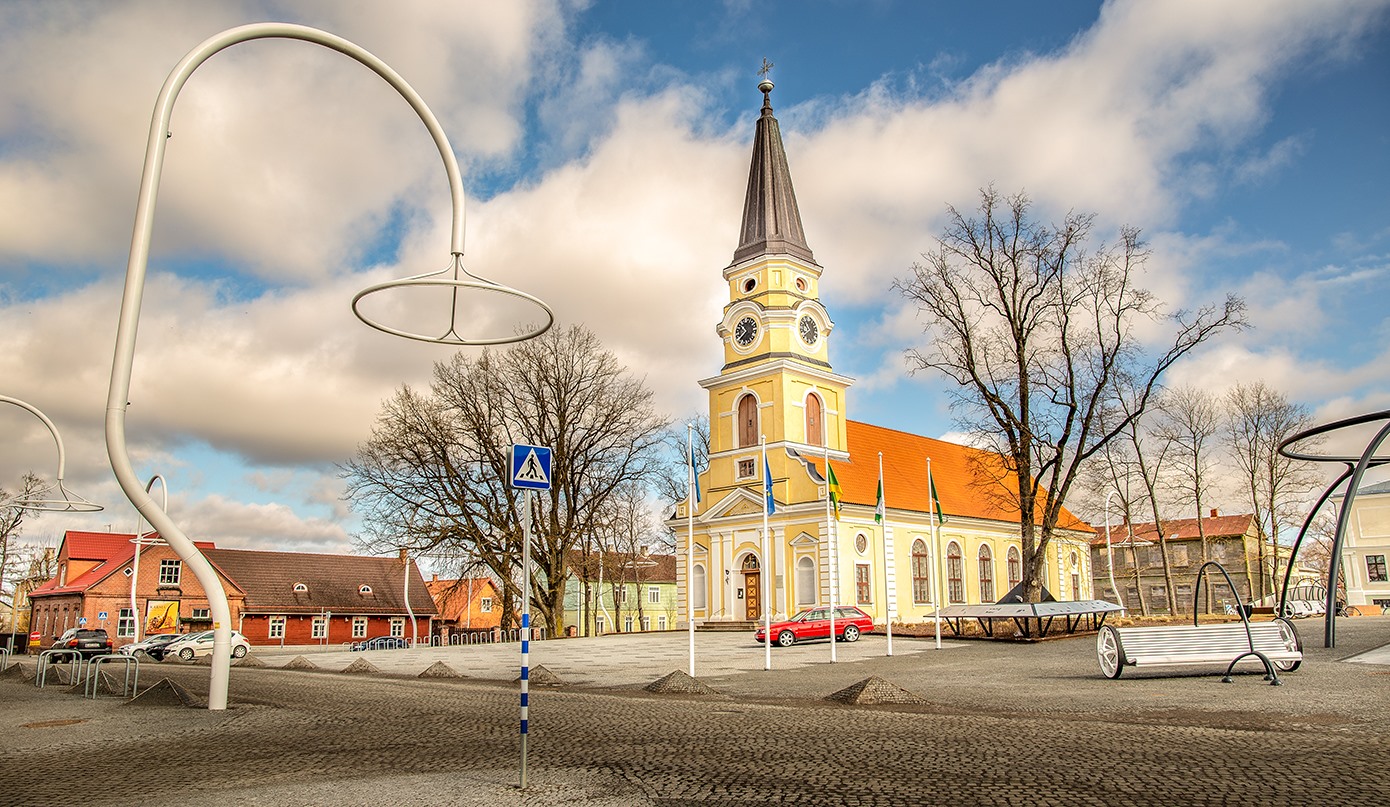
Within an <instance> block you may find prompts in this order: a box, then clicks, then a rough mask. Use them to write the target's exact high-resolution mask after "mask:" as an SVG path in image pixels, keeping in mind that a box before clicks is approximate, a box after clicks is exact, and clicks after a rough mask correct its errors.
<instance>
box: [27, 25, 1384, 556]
mask: <svg viewBox="0 0 1390 807" xmlns="http://www.w3.org/2000/svg"><path fill="white" fill-rule="evenodd" d="M259 20H280V21H290V22H298V23H302V24H307V25H312V26H315V27H319V28H323V29H325V30H329V31H332V32H334V33H336V34H339V35H341V36H344V37H346V38H348V39H350V40H352V41H354V42H356V43H358V44H359V45H361V46H363V47H365V48H367V49H369V50H371V51H372V52H374V53H376V54H377V55H378V56H380V57H381V58H382V59H384V60H385V61H386V62H388V63H389V64H391V65H392V66H393V67H394V68H395V69H396V70H397V71H398V72H399V73H400V74H401V75H403V76H404V77H405V78H406V79H407V80H408V81H410V82H411V83H412V84H413V85H414V86H415V88H416V89H417V90H418V91H419V92H420V93H421V95H422V96H423V97H424V98H425V100H426V101H427V103H429V104H430V106H431V108H432V109H434V111H435V113H436V114H437V115H438V117H439V118H440V120H441V122H442V124H443V126H444V128H445V130H446V132H447V133H448V135H449V137H450V140H451V142H452V145H453V149H454V151H455V152H456V154H457V155H458V157H459V160H460V163H461V164H462V166H463V169H464V185H465V187H466V188H467V190H468V193H469V207H468V215H469V218H468V250H467V260H468V265H469V267H470V268H471V269H474V270H476V271H477V272H478V273H479V274H482V275H485V276H489V277H495V278H497V279H499V280H502V281H504V282H506V283H508V284H510V285H513V286H515V287H517V288H520V289H522V290H525V291H528V292H531V293H534V294H537V295H539V296H541V297H543V298H545V299H546V300H547V301H549V302H550V303H551V305H552V306H553V307H554V308H555V310H556V311H557V314H558V315H559V317H560V319H561V321H562V322H565V323H568V322H583V323H585V324H586V325H588V326H589V327H590V328H592V329H593V330H595V331H596V332H597V333H598V334H599V336H600V337H601V338H602V339H603V340H604V342H605V344H607V345H608V346H609V347H610V348H611V349H612V350H613V351H614V352H615V353H616V354H617V355H618V356H619V357H620V359H621V360H622V361H624V362H625V363H626V364H628V365H629V366H630V367H632V368H633V369H634V370H635V371H637V372H639V373H642V374H644V375H645V376H646V377H647V379H648V383H649V384H651V386H652V387H653V389H654V390H655V392H656V396H657V400H658V402H659V404H660V406H661V407H662V408H663V409H664V410H666V411H668V412H669V413H671V414H672V415H673V416H674V417H677V418H684V417H687V416H689V415H690V414H691V413H694V412H697V411H699V410H700V409H701V408H702V407H703V406H704V405H705V399H704V396H703V391H702V390H701V389H700V388H699V387H698V385H697V384H696V380H697V379H699V378H704V377H708V376H710V375H713V374H715V373H716V372H717V371H718V363H719V356H720V351H719V344H718V341H717V338H716V336H715V334H714V324H715V322H716V321H717V320H718V318H719V315H720V308H721V306H722V305H723V303H724V302H725V300H724V296H723V295H724V294H725V289H724V286H723V283H722V281H721V279H720V271H721V270H722V269H723V268H724V266H726V265H727V263H728V261H729V259H730V257H731V255H732V252H733V249H734V247H735V246H736V244H735V240H736V238H737V227H738V219H739V215H740V213H741V205H742V198H743V191H744V182H745V180H746V171H747V164H748V154H749V147H750V144H751V138H752V131H753V121H754V117H755V115H756V113H757V109H758V106H759V104H760V102H761V96H760V94H759V93H758V92H757V89H756V85H757V82H758V76H757V72H756V71H757V68H758V66H759V64H760V63H761V60H762V59H764V58H766V59H768V60H769V61H771V62H773V63H774V65H775V66H774V68H773V70H772V74H771V78H772V79H773V81H774V82H776V85H777V87H776V89H775V90H774V91H773V94H772V101H773V105H774V107H775V109H776V114H777V116H778V118H779V120H780V121H781V125H782V131H783V134H784V137H785V140H786V145H787V150H788V155H789V159H790V163H791V171H792V176H793V180H794V182H795V185H796V190H797V194H798V200H799V202H800V206H801V210H802V215H803V219H804V221H805V225H806V231H807V239H808V241H809V242H810V245H811V247H812V249H813V250H814V251H815V254H816V257H817V259H818V260H819V262H820V263H821V264H822V266H824V268H825V276H824V282H823V284H822V300H823V302H824V303H825V304H826V306H827V308H828V309H829V311H830V313H831V316H832V317H833V318H834V319H835V322H836V330H835V332H834V336H833V341H832V344H831V356H832V361H833V362H834V364H835V367H836V370H837V371H839V372H842V373H845V374H847V375H850V376H852V377H855V378H856V379H857V383H856V385H855V387H854V388H853V389H852V391H851V397H850V399H849V408H850V412H849V414H850V416H851V417H853V418H855V419H858V420H865V421H869V422H873V423H877V424H881V425H885V426H890V427H893V428H899V429H903V430H907V431H912V432H918V433H923V434H928V435H933V436H940V435H948V434H950V433H951V432H952V430H953V428H954V424H953V422H952V420H951V416H950V412H949V411H948V409H947V395H946V392H947V390H946V387H945V386H944V382H943V381H942V380H941V379H940V378H934V377H929V376H915V377H913V376H908V375H907V374H906V372H905V369H904V364H903V361H902V352H903V350H904V349H906V348H908V347H911V346H913V345H915V344H918V343H919V341H920V340H921V339H922V333H921V331H922V329H921V325H922V323H921V322H920V321H918V320H917V318H916V315H915V312H913V311H912V310H910V309H908V308H906V307H905V306H904V305H903V302H902V300H901V299H899V298H897V297H896V296H895V295H894V294H893V293H892V292H891V289H890V286H891V283H892V281H893V279H894V278H896V277H901V276H903V275H905V274H906V272H907V271H908V268H909V267H910V266H911V264H912V262H913V261H914V260H915V259H917V258H918V256H919V254H920V253H921V252H924V251H927V250H929V249H931V247H932V244H933V237H934V236H935V235H936V234H937V233H938V232H940V230H941V227H942V224H943V222H944V215H943V214H944V211H945V209H946V206H947V205H955V206H957V207H959V208H961V209H964V210H969V209H971V208H972V207H973V206H974V204H975V203H976V191H977V189H978V188H980V187H982V186H984V185H987V184H989V183H994V184H995V185H996V186H997V187H998V188H999V189H1000V190H1003V191H1005V192H1012V191H1015V190H1026V191H1027V192H1028V194H1029V195H1030V196H1031V197H1032V199H1033V200H1034V203H1035V212H1036V213H1037V215H1039V216H1040V217H1042V218H1055V217H1058V216H1060V215H1061V214H1062V213H1064V212H1065V211H1067V210H1070V209H1075V210H1082V211H1091V212H1094V213H1096V216H1097V224H1098V231H1099V232H1100V233H1101V234H1102V235H1103V234H1107V233H1113V232H1115V230H1116V229H1117V228H1119V227H1121V226H1123V225H1133V226H1137V227H1139V228H1141V229H1142V230H1143V232H1144V234H1145V236H1146V238H1147V239H1148V241H1149V243H1150V245H1151V246H1152V248H1153V257H1152V258H1151V260H1150V263H1149V277H1148V278H1147V281H1148V286H1149V288H1151V289H1152V290H1153V291H1154V292H1155V293H1156V294H1157V295H1158V296H1159V297H1160V298H1161V299H1163V300H1165V301H1166V302H1168V303H1169V304H1170V305H1171V306H1173V307H1186V308H1191V307H1196V306H1199V305H1202V304H1203V303H1206V302H1210V301H1214V300H1218V299H1220V298H1222V297H1224V295H1225V294H1226V293H1228V292H1235V293H1238V294H1241V295H1242V296H1244V297H1245V298H1246V300H1247V302H1248V303H1249V305H1250V317H1251V321H1252V324H1253V325H1254V327H1253V328H1252V329H1250V330H1249V331H1247V332H1245V333H1243V334H1240V335H1237V336H1233V337H1231V338H1228V339H1223V340H1221V341H1220V342H1219V343H1216V344H1213V345H1212V346H1210V347H1209V348H1207V349H1205V350H1203V351H1202V352H1201V353H1200V354H1198V355H1195V356H1193V357H1191V358H1190V359H1189V360H1187V361H1184V362H1183V363H1182V364H1181V365H1179V366H1178V367H1176V368H1175V369H1174V372H1173V375H1172V378H1173V380H1174V381H1175V382H1177V383H1192V384H1201V385H1205V386H1207V387H1209V388H1211V389H1213V390H1216V391H1222V390H1224V389H1227V388H1229V387H1230V386H1231V385H1232V384H1234V383H1238V382H1242V381H1251V380H1255V379H1263V380H1265V381H1266V382H1267V383H1270V384H1271V385H1273V386H1275V387H1276V388H1278V389H1280V390H1282V391H1284V392H1285V393H1286V394H1287V395H1289V397H1290V398H1291V399H1292V400H1294V401H1296V402H1299V403H1302V404H1304V405H1306V406H1307V407H1309V409H1310V410H1312V411H1313V412H1314V413H1315V415H1316V417H1317V418H1318V419H1319V420H1327V419H1331V418H1335V417H1342V416H1348V415H1352V414H1359V413H1361V412H1365V411H1372V410H1376V409H1385V408H1390V362H1387V361H1386V359H1387V356H1386V347H1385V346H1386V344H1387V337H1390V327H1387V319H1386V315H1385V312H1384V304H1383V301H1384V300H1385V299H1386V291H1387V287H1390V283H1388V282H1387V268H1390V257H1387V256H1390V215H1388V214H1390V202H1387V197H1386V194H1385V192H1384V187H1385V185H1386V182H1387V179H1390V148H1388V146H1390V142H1387V141H1390V103H1387V100H1388V99H1390V78H1387V77H1390V13H1388V12H1387V3H1386V2H1383V1H1380V0H1377V1H1372V0H1345V2H1330V1H1328V2H1310V1H1308V0H1288V1H1287V2H1274V1H1270V2H1266V1H1264V0H1251V1H1250V2H1226V3H1216V4H1213V3H1208V2H1200V1H1197V0H1194V1H1193V2H1167V3H1141V2H1121V3H1112V4H1100V3H1092V2H1058V3H1035V2H1004V3H989V4H975V3H950V4H947V3H920V2H887V0H883V1H881V2H786V1H784V0H767V1H765V2H758V3H753V2H732V1H731V2H725V3H722V4H721V3H714V2H679V3H676V2H672V3H660V2H626V1H624V2H593V3H582V2H561V1H559V0H556V1H554V2H544V1H543V0H534V2H513V3H493V2H477V3H469V2H458V3H448V4H443V3H409V2H406V3H391V4H381V3H339V2H295V3H286V2H225V3H218V4H187V3H174V2H151V1H148V0H135V1H134V2H126V3H120V4H108V3H63V2H50V3H43V4H28V3H6V4H0V63H2V64H0V66H3V68H4V70H5V75H6V76H7V79H6V82H5V84H4V85H3V86H0V203H3V206H4V209H5V210H6V211H7V216H5V217H4V218H3V219H0V322H3V324H4V327H3V328H2V329H0V378H3V379H5V381H4V382H3V385H2V386H0V394H6V395H10V396H13V397H17V398H20V399H22V400H25V401H27V402H29V403H31V404H33V405H35V406H38V407H39V408H41V409H43V410H44V411H45V412H46V413H48V415H49V416H50V417H52V418H53V420H54V421H55V422H57V424H58V426H59V428H60V429H61V430H62V431H63V434H64V439H65V441H66V443H67V451H68V469H67V477H68V481H69V483H70V484H71V487H73V489H75V490H77V491H78V492H80V493H82V494H83V495H85V496H87V497H88V498H91V499H94V500H97V501H102V502H104V503H106V504H107V505H108V509H107V510H106V511H105V512H103V513H102V514H98V515H96V516H85V517H79V516H45V517H44V518H42V519H40V520H37V521H34V522H32V523H31V525H30V528H29V531H28V533H27V534H28V537H29V538H30V539H31V540H50V541H51V540H53V539H55V538H56V537H57V535H58V534H59V533H60V531H61V530H62V529H66V528H84V529H104V528H105V527H106V525H108V524H110V525H111V526H112V528H113V529H119V530H129V529H131V528H132V527H133V525H134V515H133V511H132V510H131V508H130V507H129V505H128V504H123V503H122V501H123V500H122V499H121V497H120V493H119V490H118V489H117V487H116V485H115V483H114V480H113V479H112V477H111V472H110V468H109V464H108V462H107V459H106V455H105V449H104V446H103V440H102V417H103V410H104V406H105V394H106V388H107V384H108V380H109V374H110V361H111V352H112V342H113V337H114V332H115V322H116V313H117V310H118V307H119V301H120V288H121V284H122V283H123V280H124V274H125V257H126V251H127V250H128V248H129V243H130V231H131V222H132V217H133V207H134V199H135V193H136V189H137V184H138V181H139V172H140V166H141V164H142V161H143V150H144V139H145V136H146V133H147V131H148V127H149V116H150V112H151V109H152V105H153V102H154V98H155V95H156V93H157V92H158V89H159V86H160V85H161V83H162V82H163V80H164V77H165V76H166V75H167V74H168V72H169V71H170V70H171V69H172V67H173V65H174V64H175V63H176V62H177V61H178V60H179V58H181V57H182V55H183V54H184V53H186V52H187V51H189V50H190V49H192V48H193V47H194V46H195V45H196V44H197V43H199V42H200V41H202V40H203V39H204V38H206V37H208V36H210V35H212V34H214V33H216V32H217V31H220V30H223V29H225V28H228V27H231V26H233V25H238V24H244V23H248V22H253V21H259ZM173 130H174V137H173V139H172V140H171V141H170V150H169V159H168V162H167V164H166V169H165V179H164V183H163V185H162V188H161V198H160V206H159V209H158V212H157V225H156V232H155V239H154V245H153V252H152V258H151V264H150V272H151V275H150V280H149V283H148V286H147V291H146V298H145V315H144V318H143V320H142V323H141V332H140V343H139V345H138V347H137V356H136V368H135V375H134V378H133V382H132V402H131V408H130V410H129V415H128V424H129V438H130V444H131V447H132V455H133V458H134V461H135V463H136V470H137V472H138V473H140V474H142V475H143V476H148V475H151V474H153V473H156V472H158V473H161V474H162V475H164V476H165V477H167V478H168V479H169V481H170V489H171V494H172V499H171V510H172V511H173V515H174V518H175V520H176V521H178V522H179V523H180V524H181V525H184V526H185V529H186V530H187V531H188V532H189V533H190V534H192V535H195V536H196V537H200V538H208V539H211V540H214V541H216V542H217V543H218V544H219V545H222V546H233V547H236V546H256V547H280V548H286V549H297V550H306V551H346V550H347V549H348V548H349V547H350V545H351V543H350V532H351V531H352V530H353V529H354V521H353V518H352V515H351V512H350V510H349V509H348V508H347V507H346V505H345V504H344V502H342V500H341V495H342V488H341V483H340V481H339V480H338V479H337V477H336V472H335V463H338V462H342V461H343V460H345V459H347V458H348V457H350V456H351V454H352V451H353V449H354V447H355V446H356V445H357V444H358V443H359V442H361V441H362V440H364V439H366V438H367V436H368V434H369V432H370V428H371V424H372V421H373V418H374V417H375V414H376V412H377V409H378V407H379V404H380V402H381V401H382V400H383V399H385V398H386V397H387V396H389V395H390V394H391V392H392V390H393V389H395V388H396V387H398V386H399V385H400V384H403V383H409V384H412V385H424V384H426V383H428V378H429V370H430V366H431V364H432V363H433V362H434V361H437V360H440V359H442V358H446V357H447V356H448V355H449V353H450V351H449V350H447V349H445V348H438V347H433V346H428V345H421V344H417V343H406V342H403V341H401V340H396V339H392V338H391V337H388V336H385V335H383V334H379V333H377V332H375V331H371V330H369V329H367V328H364V327H363V326H361V324H360V323H358V322H357V320H356V319H355V318H353V317H352V316H351V314H350V312H349V310H348V305H347V302H348V300H350V299H351V297H352V295H353V294H354V293H355V292H356V291H357V290H358V289H361V288H363V287H365V286H367V285H369V284H371V283H375V282H380V281H381V280H384V279H387V278H392V277H400V276H403V275H407V274H415V273H418V272H421V271H427V270H433V269H441V268H443V266H444V265H445V263H446V259H447V227H448V196H447V192H446V187H445V185H444V182H443V176H442V171H440V170H439V161H438V156H437V154H434V153H433V151H432V144H431V143H430V142H429V139H428V138H427V137H426V136H425V135H424V133H423V131H422V130H420V128H419V125H418V122H417V121H415V120H414V118H413V116H412V115H410V114H409V110H408V108H406V107H405V106H404V105H403V104H402V103H401V102H400V100H399V99H398V98H396V97H394V94H393V93H391V92H390V90H389V89H388V88H386V87H385V86H384V85H383V84H381V82H380V81H379V80H377V79H376V77H375V76H372V75H371V74H370V73H368V72H367V71H366V70H364V69H362V68H361V67H360V66H357V65H355V64H353V63H351V62H350V61H349V60H347V59H344V58H343V57H341V56H339V55H337V54H333V53H330V52H328V51H325V50H323V49H320V48H315V47H314V46H311V45H307V44H303V43H288V42H258V43H248V44H243V45H239V46H236V47H235V48H233V49H232V50H229V51H226V52H224V53H222V54H218V55H217V56H215V57H213V59H211V60H209V62H208V63H207V64H205V65H204V66H203V67H202V68H200V69H199V71H198V72H197V73H196V74H195V75H194V77H193V78H192V79H191V80H190V82H189V84H188V86H187V87H186V88H185V90H184V93H183V95H182V96H181V97H180V100H179V105H178V107H177V108H176V111H175V117H174V125H173ZM8 409H12V410H13V411H11V412H6V411H0V441H3V442H2V443H0V444H3V445H4V446H5V450H4V451H3V452H0V483H3V484H6V485H12V484H13V480H15V479H17V478H18V476H19V475H20V474H21V473H23V472H24V471H25V470H30V469H33V470H36V471H38V472H40V473H46V474H50V475H51V473H52V471H51V466H52V464H53V449H52V444H51V441H49V439H48V437H47V435H46V433H44V432H43V430H42V427H41V426H40V425H39V424H38V423H37V421H35V420H34V419H33V418H32V417H30V416H28V415H27V413H24V412H22V411H20V410H18V409H17V408H13V407H8Z"/></svg>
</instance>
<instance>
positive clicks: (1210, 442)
mask: <svg viewBox="0 0 1390 807" xmlns="http://www.w3.org/2000/svg"><path fill="white" fill-rule="evenodd" d="M1158 408H1159V412H1160V413H1161V417H1160V419H1159V421H1158V424H1157V427H1156V431H1157V436H1158V438H1159V439H1160V440H1162V441H1163V442H1164V443H1165V444H1167V446H1168V447H1169V449H1170V451H1171V452H1172V454H1173V462H1172V464H1171V466H1170V476H1169V484H1170V486H1171V488H1172V489H1173V490H1174V491H1176V492H1177V493H1178V495H1179V497H1180V499H1181V500H1182V501H1185V502H1187V503H1189V504H1191V505H1192V507H1193V510H1194V511H1195V512H1196V515H1197V537H1198V543H1199V545H1200V547H1201V553H1202V563H1206V562H1207V561H1208V560H1210V559H1211V550H1210V547H1209V546H1208V544H1207V532H1206V526H1205V522H1204V521H1203V520H1202V516H1203V513H1204V512H1205V510H1204V501H1205V500H1209V498H1210V495H1211V493H1212V490H1211V487H1212V483H1213V480H1212V477H1211V474H1210V473H1208V471H1209V470H1210V466H1211V461H1212V454H1213V452H1214V451H1215V450H1216V444H1217V438H1218V437H1219V436H1220V434H1221V431H1222V428H1223V426H1224V425H1225V424H1224V412H1223V411H1222V407H1221V403H1220V401H1218V400H1217V398H1216V397H1215V396H1213V395H1211V394H1209V393H1207V392H1205V391H1204V390H1201V389H1198V388H1196V387H1178V388H1176V389H1169V390H1166V391H1165V392H1164V394H1163V398H1162V401H1161V402H1160V404H1159V407H1158ZM1204 590H1205V592H1206V595H1207V596H1206V599H1205V601H1204V603H1203V606H1202V607H1203V610H1204V611H1205V612H1206V613H1208V614H1209V613H1211V605H1212V587H1211V586H1206V587H1205V589H1204ZM1192 605H1193V608H1196V607H1197V604H1196V603H1195V602H1194V603H1193V604H1192Z"/></svg>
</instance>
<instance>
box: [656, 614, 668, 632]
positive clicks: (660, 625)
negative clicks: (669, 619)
mask: <svg viewBox="0 0 1390 807" xmlns="http://www.w3.org/2000/svg"><path fill="white" fill-rule="evenodd" d="M656 629H657V630H666V617H665V615H662V616H659V617H657V618H656Z"/></svg>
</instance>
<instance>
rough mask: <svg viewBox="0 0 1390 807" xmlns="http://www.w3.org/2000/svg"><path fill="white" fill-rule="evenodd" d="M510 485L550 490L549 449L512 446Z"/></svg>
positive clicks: (528, 488)
mask: <svg viewBox="0 0 1390 807" xmlns="http://www.w3.org/2000/svg"><path fill="white" fill-rule="evenodd" d="M512 487H514V488H525V489H527V490H550V449H549V448H544V447H542V446H524V445H514V446H512Z"/></svg>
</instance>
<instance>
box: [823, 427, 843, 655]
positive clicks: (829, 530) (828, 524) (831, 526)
mask: <svg viewBox="0 0 1390 807" xmlns="http://www.w3.org/2000/svg"><path fill="white" fill-rule="evenodd" d="M838 539H839V535H838V530H837V529H836V525H835V510H834V508H833V506H832V505H831V503H830V438H829V435H827V436H826V439H825V540H826V541H827V542H829V544H830V545H829V547H827V550H828V551H827V552H826V563H829V564H830V575H829V577H830V663H831V664H834V663H835V593H836V592H835V586H836V584H837V583H838V582H839V580H840V564H839V563H837V562H836V554H835V544H836V542H837V541H838Z"/></svg>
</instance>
